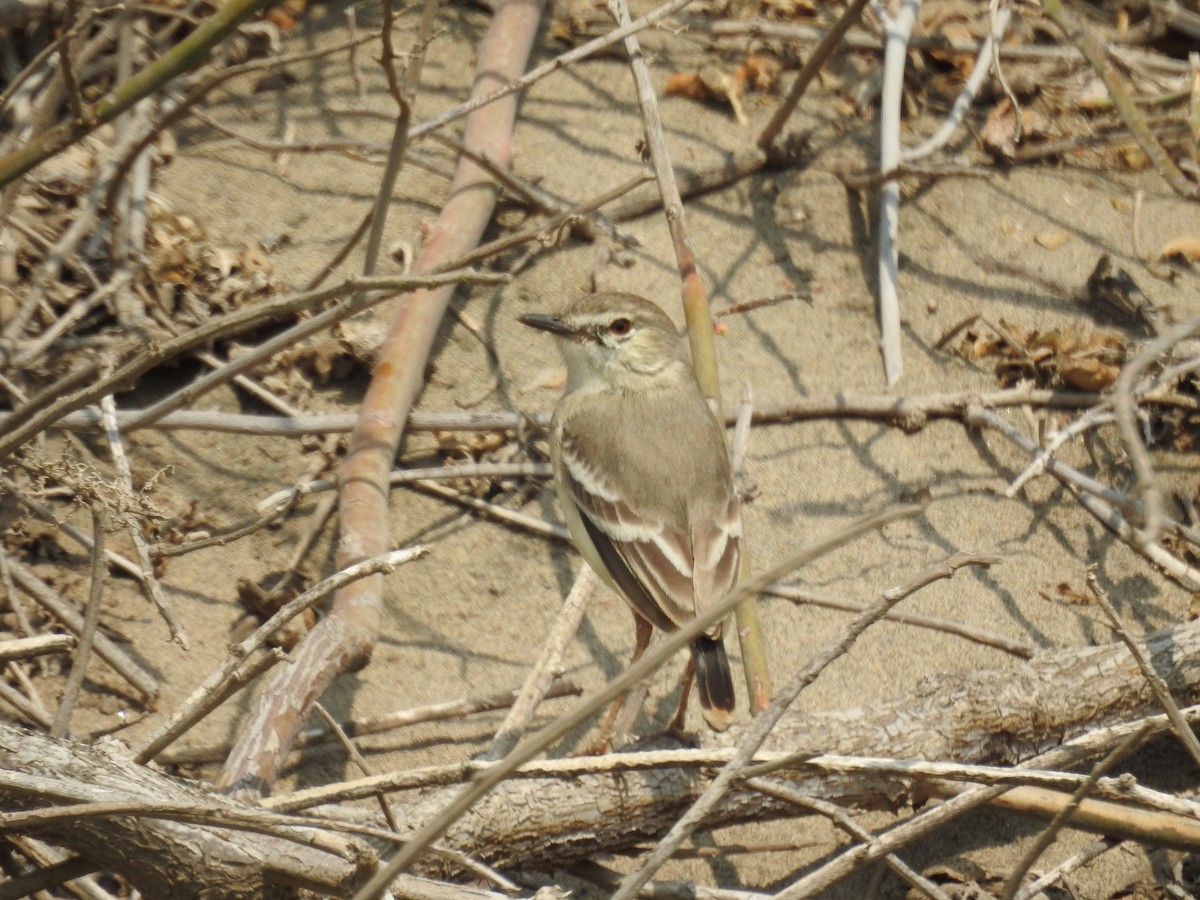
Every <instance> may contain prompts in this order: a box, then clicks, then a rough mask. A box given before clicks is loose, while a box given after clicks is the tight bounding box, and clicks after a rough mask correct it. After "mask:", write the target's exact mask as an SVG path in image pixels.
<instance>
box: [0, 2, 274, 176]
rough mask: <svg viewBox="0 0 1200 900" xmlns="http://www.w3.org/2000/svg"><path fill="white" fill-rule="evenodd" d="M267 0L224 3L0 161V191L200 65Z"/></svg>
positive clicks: (264, 4) (265, 3)
mask: <svg viewBox="0 0 1200 900" xmlns="http://www.w3.org/2000/svg"><path fill="white" fill-rule="evenodd" d="M270 2H271V0H230V2H228V3H226V4H225V5H224V6H223V7H221V8H220V9H219V10H217V12H215V13H213V15H211V16H209V17H208V18H207V19H205V20H204V22H203V23H201V25H200V27H199V28H197V29H196V30H195V31H193V32H192V33H191V34H189V35H188V36H187V37H186V38H184V39H183V40H182V41H180V42H179V43H178V44H176V45H175V46H174V47H172V48H171V50H170V51H169V52H168V53H165V54H164V55H163V56H161V57H159V58H158V59H157V60H155V61H154V62H153V63H151V64H150V65H149V66H147V67H146V68H145V69H143V70H142V71H141V72H138V73H137V74H136V75H134V76H133V77H132V78H130V79H129V80H127V81H125V82H122V83H121V84H120V85H118V86H117V87H116V88H114V89H113V90H112V92H111V93H109V95H108V96H107V97H104V98H103V99H101V100H99V101H98V102H97V103H95V104H94V105H92V106H91V107H88V108H86V109H84V110H83V115H82V116H81V117H79V118H78V119H76V118H72V120H71V121H69V122H64V123H62V124H60V125H57V126H55V127H54V128H51V129H49V130H48V131H45V132H43V133H42V134H41V135H39V136H38V137H37V138H35V139H34V140H32V141H30V142H29V143H28V144H26V145H25V146H24V147H22V148H21V149H20V150H17V151H15V152H13V153H10V154H9V155H8V156H5V157H4V158H2V159H0V187H4V186H5V185H7V184H9V183H10V182H12V181H15V180H16V179H18V178H20V177H21V176H22V175H24V174H25V173H26V172H29V171H30V170H31V169H33V168H34V167H35V166H37V165H39V164H41V163H43V162H45V161H46V160H47V159H49V158H50V157H52V156H54V155H55V154H56V153H59V152H61V151H62V150H64V149H66V148H67V147H69V146H71V144H73V143H75V142H76V141H78V140H79V139H80V138H82V137H84V136H85V135H87V134H89V133H91V132H92V131H93V130H95V129H96V128H98V127H99V126H101V125H103V124H105V123H106V122H111V121H112V120H113V119H115V118H116V117H117V116H119V115H120V114H121V113H123V112H125V111H126V110H127V109H129V108H130V107H131V106H133V105H134V104H135V103H137V102H138V101H139V100H143V99H145V98H146V97H148V96H150V95H151V94H153V93H154V92H155V91H157V90H159V89H161V88H162V87H163V86H164V85H166V84H167V83H168V82H169V81H171V79H173V78H176V77H178V76H179V75H182V74H183V73H184V72H186V71H187V70H189V69H191V68H194V67H195V66H197V65H199V64H200V63H201V62H203V61H204V60H205V59H206V58H207V57H208V54H209V52H210V51H211V50H212V49H213V47H215V46H216V45H217V44H219V43H221V41H223V40H224V39H225V38H226V37H227V36H228V35H229V34H230V33H231V32H232V31H233V30H234V29H235V28H237V26H238V25H240V24H241V23H242V22H243V21H245V20H246V19H247V18H248V17H249V16H252V15H253V14H254V13H256V12H258V11H259V10H260V9H262V8H263V7H264V6H266V5H267V4H268V3H270Z"/></svg>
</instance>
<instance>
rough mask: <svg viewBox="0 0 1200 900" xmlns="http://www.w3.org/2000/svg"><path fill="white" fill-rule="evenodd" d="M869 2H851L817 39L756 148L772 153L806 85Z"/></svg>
mask: <svg viewBox="0 0 1200 900" xmlns="http://www.w3.org/2000/svg"><path fill="white" fill-rule="evenodd" d="M868 2H869V0H853V2H852V3H851V4H850V5H849V6H847V7H846V10H845V12H843V13H842V15H841V17H840V18H839V19H838V20H837V21H836V22H835V23H834V24H833V27H832V28H830V29H829V30H828V31H826V32H824V33H823V35H822V36H821V38H820V43H819V44H818V45H817V48H816V49H815V50H814V51H813V53H812V56H810V57H809V58H808V60H807V61H806V62H805V63H804V67H803V68H802V69H801V70H800V72H799V74H798V75H797V76H796V80H795V82H793V83H792V88H791V90H790V91H788V95H787V98H786V99H785V100H784V101H783V103H781V104H780V105H779V109H777V110H775V114H774V115H772V116H771V121H770V122H768V123H767V126H766V127H765V128H764V129H763V130H762V131H761V132H760V133H759V135H758V140H757V141H755V144H756V145H757V146H758V148H759V149H760V150H762V151H764V152H768V153H769V152H771V150H772V148H773V147H774V145H775V140H776V139H777V138H778V137H779V134H780V132H782V131H783V126H784V125H786V124H787V121H788V119H790V118H791V117H792V113H794V112H795V111H796V107H797V106H799V105H800V100H801V98H803V97H804V92H805V91H806V90H808V85H809V84H810V83H811V82H812V80H813V79H814V78H816V77H817V73H818V72H820V71H821V66H823V65H825V61H826V60H827V59H828V58H829V56H830V55H831V54H832V53H833V51H834V50H835V49H837V46H838V45H839V44H840V43H841V42H842V38H844V37H845V36H846V32H847V31H849V30H850V28H851V27H852V26H853V25H854V24H855V23H856V22H857V21H858V20H859V19H860V18H861V17H862V11H863V10H864V9H865V8H866V6H867V3H868Z"/></svg>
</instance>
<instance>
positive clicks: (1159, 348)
mask: <svg viewBox="0 0 1200 900" xmlns="http://www.w3.org/2000/svg"><path fill="white" fill-rule="evenodd" d="M1198 331H1200V316H1195V317H1193V318H1191V319H1188V320H1187V321H1186V322H1183V323H1181V324H1179V325H1177V326H1175V327H1174V328H1172V329H1170V330H1169V331H1168V332H1166V334H1163V335H1160V336H1159V337H1157V338H1155V339H1154V340H1153V341H1151V342H1150V343H1148V344H1147V345H1146V346H1145V347H1143V348H1142V349H1141V350H1140V351H1139V352H1138V354H1137V356H1135V357H1134V358H1133V359H1132V360H1130V361H1129V362H1128V363H1126V364H1125V367H1124V368H1123V369H1121V374H1120V375H1119V376H1118V377H1117V383H1116V385H1115V386H1114V388H1113V400H1112V403H1113V412H1114V413H1115V414H1116V417H1117V431H1118V433H1120V435H1121V443H1122V445H1123V446H1124V447H1125V452H1126V453H1127V454H1128V455H1129V461H1130V463H1131V464H1132V465H1133V472H1134V477H1135V479H1136V481H1135V483H1134V486H1133V496H1134V498H1138V497H1139V496H1140V499H1141V501H1142V509H1141V514H1142V523H1141V527H1140V528H1138V529H1137V538H1138V540H1139V541H1142V542H1144V543H1145V544H1147V545H1152V544H1155V543H1157V541H1158V539H1159V536H1160V535H1161V534H1162V529H1163V502H1162V491H1160V490H1159V487H1158V479H1157V478H1156V477H1155V475H1154V466H1153V465H1152V464H1151V462H1150V455H1149V454H1148V453H1147V452H1146V447H1145V445H1144V444H1143V443H1142V437H1141V434H1140V433H1139V432H1140V429H1139V428H1138V422H1137V409H1136V404H1135V403H1134V392H1135V390H1136V388H1137V385H1138V381H1139V379H1140V378H1141V375H1142V372H1144V371H1145V370H1146V369H1147V368H1148V367H1149V366H1150V365H1151V364H1152V363H1154V362H1156V361H1157V360H1158V359H1159V358H1160V357H1162V356H1163V355H1164V354H1166V353H1167V352H1168V351H1170V350H1171V348H1173V347H1174V346H1176V345H1177V344H1179V343H1180V342H1181V341H1185V340H1187V339H1188V338H1190V337H1192V336H1193V335H1194V334H1196V332H1198ZM1124 509H1125V511H1126V513H1128V512H1130V511H1131V510H1132V506H1131V505H1126V506H1125V507H1124Z"/></svg>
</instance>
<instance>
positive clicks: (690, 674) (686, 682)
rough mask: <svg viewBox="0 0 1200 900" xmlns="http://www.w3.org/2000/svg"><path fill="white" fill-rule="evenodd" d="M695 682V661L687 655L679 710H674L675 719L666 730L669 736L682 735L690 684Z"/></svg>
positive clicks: (690, 691) (680, 690) (680, 688)
mask: <svg viewBox="0 0 1200 900" xmlns="http://www.w3.org/2000/svg"><path fill="white" fill-rule="evenodd" d="M695 680H696V661H695V660H694V659H692V655H691V654H690V653H689V654H688V661H687V668H686V669H684V670H683V683H682V684H681V685H680V686H679V708H678V709H676V710H675V718H673V719H672V720H671V724H670V726H669V727H668V728H667V730H668V731H669V732H670V733H671V734H676V735H682V734H684V727H683V721H684V719H686V718H687V707H688V697H690V696H691V693H692V683H693V682H694V681H695Z"/></svg>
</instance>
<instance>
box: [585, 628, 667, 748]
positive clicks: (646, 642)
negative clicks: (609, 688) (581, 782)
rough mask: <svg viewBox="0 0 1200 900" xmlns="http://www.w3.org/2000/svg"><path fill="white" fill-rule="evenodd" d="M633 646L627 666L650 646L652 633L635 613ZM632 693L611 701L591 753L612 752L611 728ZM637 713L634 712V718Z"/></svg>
mask: <svg viewBox="0 0 1200 900" xmlns="http://www.w3.org/2000/svg"><path fill="white" fill-rule="evenodd" d="M633 627H634V629H635V632H634V645H633V656H632V657H630V659H629V665H630V666H632V665H633V664H634V663H636V662H637V661H638V660H639V659H641V658H642V654H643V653H645V652H646V648H647V647H649V646H650V635H651V633H652V632H653V626H651V624H650V623H649V622H647V621H646V620H645V619H643V618H642V617H641V616H639V615H638V614H637V613H634V614H633ZM630 693H632V691H626V692H625V693H623V694H621V696H619V697H617V699H616V700H614V701H613V705H612V706H611V707H609V710H608V715H607V716H605V717H604V724H603V725H602V726H600V736H599V737H598V738H597V739H596V743H595V744H593V745H592V748H591V751H590V752H591V753H592V754H594V755H599V754H602V753H608V752H609V751H610V750H612V737H613V726H615V725H616V724H617V715H618V714H619V713H620V712H621V707H622V706H624V704H625V701H626V699H627V698H628V697H629V695H630ZM636 715H637V712H636V711H635V712H634V716H635V717H636ZM632 724H633V723H632V722H630V723H627V724H625V725H624V727H623V729H622V731H627V730H629V728H630V727H631V726H632Z"/></svg>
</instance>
